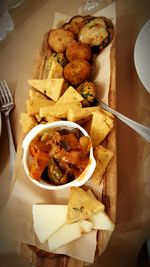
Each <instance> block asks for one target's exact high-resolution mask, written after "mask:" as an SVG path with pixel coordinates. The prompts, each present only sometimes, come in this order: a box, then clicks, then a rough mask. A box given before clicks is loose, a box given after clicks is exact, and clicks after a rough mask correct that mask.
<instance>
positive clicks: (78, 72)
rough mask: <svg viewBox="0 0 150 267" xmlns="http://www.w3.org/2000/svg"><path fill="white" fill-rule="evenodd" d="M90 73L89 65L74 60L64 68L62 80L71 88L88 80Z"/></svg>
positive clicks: (82, 60) (81, 60) (86, 62)
mask: <svg viewBox="0 0 150 267" xmlns="http://www.w3.org/2000/svg"><path fill="white" fill-rule="evenodd" d="M90 73H91V65H90V64H89V62H88V61H86V60H84V59H75V60H73V61H71V62H69V63H68V64H67V65H66V66H65V67H64V78H65V80H67V81H68V82H69V83H70V84H71V85H73V86H77V85H79V84H81V83H82V82H84V81H85V80H88V79H89V77H90Z"/></svg>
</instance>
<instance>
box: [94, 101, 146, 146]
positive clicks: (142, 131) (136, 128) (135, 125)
mask: <svg viewBox="0 0 150 267" xmlns="http://www.w3.org/2000/svg"><path fill="white" fill-rule="evenodd" d="M98 103H99V104H100V106H101V107H102V108H103V109H105V110H107V111H109V112H111V113H112V114H113V115H115V116H116V117H117V118H118V119H120V120H121V121H123V122H124V123H126V124H127V125H128V126H129V127H130V128H132V129H133V130H134V131H136V132H137V133H138V134H139V135H141V136H142V137H143V138H144V139H145V140H147V141H148V142H149V143H150V128H148V127H146V126H143V125H142V124H140V123H138V122H136V121H134V120H131V119H129V118H128V117H126V116H125V115H123V114H121V113H119V112H118V111H116V110H114V109H112V108H110V107H109V106H107V105H106V104H105V103H103V102H101V101H98Z"/></svg>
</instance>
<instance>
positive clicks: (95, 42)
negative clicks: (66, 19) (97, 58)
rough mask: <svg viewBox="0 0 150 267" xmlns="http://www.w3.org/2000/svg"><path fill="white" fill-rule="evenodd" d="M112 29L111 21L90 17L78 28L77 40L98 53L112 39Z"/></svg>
mask: <svg viewBox="0 0 150 267" xmlns="http://www.w3.org/2000/svg"><path fill="white" fill-rule="evenodd" d="M113 35H114V28H113V24H112V22H111V20H109V19H106V18H105V17H91V18H89V19H87V21H86V23H85V24H84V26H83V27H81V28H80V31H79V35H78V40H79V41H80V42H83V43H86V44H88V45H89V46H91V47H92V48H93V52H99V51H101V50H102V49H103V48H104V47H106V46H107V45H108V44H109V43H110V41H111V40H112V39H113Z"/></svg>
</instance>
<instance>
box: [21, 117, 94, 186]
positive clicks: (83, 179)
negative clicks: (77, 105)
mask: <svg viewBox="0 0 150 267" xmlns="http://www.w3.org/2000/svg"><path fill="white" fill-rule="evenodd" d="M57 127H63V128H68V129H73V128H78V129H79V130H80V131H81V132H82V134H83V135H84V136H89V135H88V133H87V132H86V131H85V130H84V129H83V128H82V127H81V126H80V125H78V124H77V123H74V122H70V121H56V122H52V123H48V124H40V125H37V126H35V127H34V128H33V129H32V130H31V131H30V132H29V133H28V134H27V135H26V137H25V138H24V140H23V150H24V152H23V165H24V169H25V172H26V174H27V176H28V177H29V179H30V180H31V181H32V182H33V183H34V184H36V185H38V186H40V187H42V188H45V189H49V190H58V189H62V188H66V187H71V186H76V187H77V186H81V185H83V184H84V183H86V182H87V181H88V180H89V179H90V177H91V175H92V173H93V172H94V170H95V167H96V161H95V159H94V157H93V148H92V147H91V149H90V154H89V163H88V164H87V167H86V168H85V170H84V171H83V172H82V174H81V175H80V176H79V177H78V178H76V179H75V180H73V181H72V182H69V183H66V184H63V185H53V184H49V183H46V182H45V181H44V180H42V179H41V180H40V181H37V180H35V179H33V178H32V177H31V176H30V174H29V145H30V143H31V141H32V140H33V139H34V138H35V137H36V136H37V135H38V134H39V133H40V132H41V131H43V130H45V129H51V128H57Z"/></svg>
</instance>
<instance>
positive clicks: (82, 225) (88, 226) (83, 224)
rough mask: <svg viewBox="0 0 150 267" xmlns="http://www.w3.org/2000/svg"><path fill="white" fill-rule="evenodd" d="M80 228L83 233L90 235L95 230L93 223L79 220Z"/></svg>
mask: <svg viewBox="0 0 150 267" xmlns="http://www.w3.org/2000/svg"><path fill="white" fill-rule="evenodd" d="M78 222H79V224H80V228H81V230H82V232H83V233H88V232H90V231H91V230H92V229H93V223H92V222H90V221H87V220H83V219H82V220H79V221H78Z"/></svg>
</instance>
